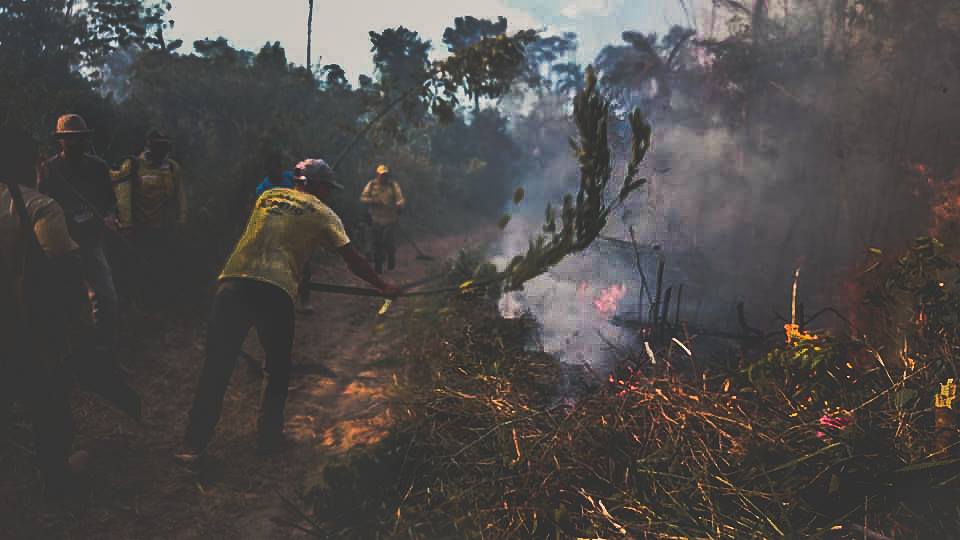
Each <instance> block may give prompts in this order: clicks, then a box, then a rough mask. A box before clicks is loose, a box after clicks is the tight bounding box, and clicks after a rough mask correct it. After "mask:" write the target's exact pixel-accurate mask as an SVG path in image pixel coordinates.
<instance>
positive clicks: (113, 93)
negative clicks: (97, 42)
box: [98, 47, 140, 103]
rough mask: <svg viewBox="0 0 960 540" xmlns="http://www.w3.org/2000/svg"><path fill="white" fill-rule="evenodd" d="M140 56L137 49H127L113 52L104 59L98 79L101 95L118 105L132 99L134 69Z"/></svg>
mask: <svg viewBox="0 0 960 540" xmlns="http://www.w3.org/2000/svg"><path fill="white" fill-rule="evenodd" d="M138 54H140V52H139V50H138V49H137V48H136V47H127V48H124V49H118V50H116V51H114V52H112V53H111V54H110V55H109V56H107V58H106V59H104V63H103V67H102V68H101V69H100V72H99V77H98V79H99V82H100V84H99V88H98V89H99V91H100V93H101V95H103V96H110V97H112V98H113V100H114V101H115V102H117V103H123V102H125V101H127V99H129V98H130V93H131V91H132V86H131V84H132V82H131V81H132V75H133V68H134V65H135V64H136V61H137V55H138Z"/></svg>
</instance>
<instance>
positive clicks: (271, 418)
mask: <svg viewBox="0 0 960 540" xmlns="http://www.w3.org/2000/svg"><path fill="white" fill-rule="evenodd" d="M296 171H297V174H296V176H295V187H294V188H293V189H290V188H274V189H269V190H266V191H264V192H263V195H261V196H260V198H258V199H257V202H256V204H255V206H254V209H253V212H252V213H251V215H250V219H249V221H248V222H247V227H246V230H245V231H244V234H243V236H242V237H241V238H240V241H239V242H238V244H237V246H236V248H235V249H234V251H233V254H232V255H231V256H230V258H229V259H228V260H227V263H226V265H225V266H224V268H223V272H222V273H221V274H220V278H219V286H218V289H217V292H216V295H215V297H214V300H213V307H212V309H211V316H210V323H209V325H208V327H207V345H206V359H205V360H204V364H203V369H202V372H201V375H200V381H199V383H198V385H197V389H196V394H195V397H194V401H193V406H192V407H191V409H190V414H189V419H188V424H187V428H186V432H185V434H184V439H183V444H182V446H181V447H180V448H179V449H178V450H177V451H176V452H175V454H174V457H175V458H176V459H177V460H178V461H180V462H181V463H183V464H186V465H195V464H197V463H198V462H199V461H200V460H201V458H202V456H203V454H204V452H205V451H206V448H207V445H208V444H209V443H210V441H211V439H212V438H213V434H214V429H215V427H216V425H217V423H218V422H219V420H220V413H221V409H222V407H223V398H224V394H225V392H226V389H227V384H228V383H229V381H230V374H231V373H232V371H233V368H234V366H235V365H236V363H237V356H238V354H239V353H240V348H241V346H242V345H243V341H244V339H245V338H246V335H247V333H248V332H249V330H250V328H251V327H255V328H256V329H257V336H258V338H259V340H260V344H261V345H262V346H263V348H264V352H265V353H266V362H265V366H264V367H265V369H264V371H265V378H266V381H265V385H264V389H263V394H262V397H261V400H260V411H259V415H258V417H257V448H258V451H259V452H260V453H272V452H276V451H279V450H282V449H283V448H284V447H285V446H286V442H287V439H286V437H285V435H284V433H283V410H284V406H285V403H286V400H287V389H288V385H289V382H290V368H291V352H292V348H293V335H294V302H295V301H296V298H297V288H298V286H299V284H300V282H301V279H302V277H301V276H300V275H299V274H300V272H301V271H302V268H303V265H304V263H305V262H306V260H307V259H308V258H309V257H310V255H311V254H312V253H313V252H314V250H316V248H318V247H321V246H322V247H324V248H325V249H328V250H330V251H334V252H336V253H337V254H339V255H340V257H342V258H343V260H344V262H346V264H347V267H348V268H349V269H350V270H351V271H352V272H353V273H354V274H355V275H356V276H358V277H360V278H361V279H363V280H365V281H367V282H368V283H370V284H371V285H373V286H374V287H377V288H378V289H380V290H381V291H382V293H383V295H384V296H385V297H394V296H396V295H397V294H398V292H399V289H398V288H397V287H396V286H395V285H394V284H392V283H390V282H388V281H385V280H383V279H381V278H380V276H379V275H377V273H376V272H374V270H373V268H371V267H370V263H369V262H367V260H366V259H364V258H363V256H362V255H360V254H359V253H358V252H357V251H356V250H355V249H354V247H353V245H352V244H351V243H350V239H349V238H348V237H347V235H346V233H345V232H344V229H343V223H342V222H341V221H340V218H339V217H338V216H337V214H335V213H334V212H333V210H331V209H330V208H329V207H328V206H327V205H326V204H324V202H323V201H324V200H326V199H327V197H328V196H329V195H330V193H331V191H332V190H334V189H342V186H341V185H340V184H338V183H336V182H335V181H334V179H333V170H331V169H330V167H329V166H328V165H327V164H326V162H324V161H323V160H322V159H307V160H304V161H302V162H300V163H299V164H298V165H297V167H296Z"/></svg>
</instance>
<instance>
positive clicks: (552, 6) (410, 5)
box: [169, 0, 690, 81]
mask: <svg viewBox="0 0 960 540" xmlns="http://www.w3.org/2000/svg"><path fill="white" fill-rule="evenodd" d="M687 1H688V2H689V1H690V0H687ZM172 2H173V10H172V11H171V12H170V17H171V18H172V19H173V20H174V21H175V22H176V24H175V27H174V29H173V30H172V31H171V32H169V37H171V38H181V39H183V40H184V47H183V48H182V49H181V52H184V53H186V52H190V51H192V44H193V41H194V40H197V39H203V38H207V37H209V38H217V37H220V36H223V37H226V38H227V39H229V40H230V41H231V43H233V44H234V46H237V47H240V48H243V49H249V50H253V51H256V50H259V49H260V47H261V46H263V44H264V43H266V42H274V41H279V42H281V44H283V46H284V48H286V50H287V57H288V58H289V59H290V61H291V62H294V63H297V64H303V63H304V61H305V59H306V26H307V0H270V1H268V2H250V1H245V2H239V1H237V0H172ZM314 9H315V12H314V28H313V51H314V52H313V61H314V63H315V64H316V63H323V64H331V63H333V64H340V65H341V66H342V67H343V68H344V69H345V70H346V72H347V76H348V77H349V79H350V80H352V81H356V79H357V76H358V75H360V74H361V73H366V74H370V73H371V71H372V69H373V64H372V61H371V53H370V38H369V36H368V32H369V31H370V30H374V31H378V32H379V31H381V30H383V29H384V28H393V27H397V26H401V25H402V26H405V27H407V28H410V29H411V30H415V31H417V32H419V33H420V35H421V36H424V38H426V39H430V40H431V41H432V42H433V49H434V52H435V53H436V52H442V51H446V47H445V46H444V44H443V42H442V41H441V38H442V36H443V30H444V29H445V28H446V27H447V26H453V19H454V18H455V17H459V16H464V15H473V16H474V17H485V18H496V17H497V16H499V15H502V16H504V17H506V18H507V21H508V23H509V28H508V31H510V32H514V31H517V30H521V29H525V28H535V29H543V28H546V29H548V30H549V32H548V33H559V32H563V31H574V32H577V33H578V34H579V35H580V38H581V51H580V54H579V57H580V58H579V59H580V60H581V61H589V60H590V59H592V58H593V57H594V56H595V55H596V53H597V52H598V51H599V50H600V47H602V46H603V45H605V44H608V43H619V42H620V33H621V32H623V31H624V30H641V31H644V32H650V31H657V32H664V31H665V30H666V29H667V28H668V27H669V25H670V24H686V21H687V19H686V16H685V15H684V12H683V10H682V9H681V7H680V0H339V1H334V0H315V8H314ZM318 57H322V58H320V59H319V60H318Z"/></svg>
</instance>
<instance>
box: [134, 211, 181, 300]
mask: <svg viewBox="0 0 960 540" xmlns="http://www.w3.org/2000/svg"><path fill="white" fill-rule="evenodd" d="M132 243H133V245H134V250H135V252H134V253H132V254H131V256H132V257H135V258H136V260H135V261H133V263H134V264H133V265H132V268H130V270H131V271H132V272H133V279H132V280H131V281H132V285H133V295H134V298H135V301H136V302H138V303H141V304H143V307H147V308H151V309H152V308H165V307H169V306H171V305H174V304H175V303H176V298H177V296H178V294H179V292H180V291H181V290H182V288H183V285H184V284H183V283H182V282H180V278H181V276H182V275H183V269H182V268H178V265H181V264H182V263H183V259H182V258H181V253H180V250H179V244H178V243H177V241H176V236H175V234H174V231H173V230H172V228H171V227H166V228H162V227H154V228H147V227H143V228H142V229H140V230H137V231H136V234H135V235H134V237H133V242H132Z"/></svg>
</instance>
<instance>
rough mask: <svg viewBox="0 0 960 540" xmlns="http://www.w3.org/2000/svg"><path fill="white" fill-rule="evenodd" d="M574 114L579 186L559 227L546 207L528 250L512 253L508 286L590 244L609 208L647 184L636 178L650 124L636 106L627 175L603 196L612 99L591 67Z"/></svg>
mask: <svg viewBox="0 0 960 540" xmlns="http://www.w3.org/2000/svg"><path fill="white" fill-rule="evenodd" d="M573 114H574V121H575V123H576V126H577V131H578V132H579V140H571V141H570V144H571V146H572V148H573V150H574V152H575V153H576V155H577V160H578V161H579V163H580V188H579V190H578V191H577V195H576V197H574V196H572V195H567V196H566V197H564V199H563V206H562V209H561V211H560V226H559V227H558V226H557V223H556V216H555V214H554V213H553V211H552V208H550V207H548V209H547V223H546V224H545V226H544V231H545V234H539V235H537V237H536V238H534V239H531V241H530V246H529V248H528V249H527V251H526V253H524V254H523V255H517V256H516V257H514V259H513V260H512V261H511V262H510V264H509V265H508V266H507V268H506V269H505V270H504V276H505V280H506V281H505V287H506V289H507V290H518V289H520V288H522V287H523V284H524V283H525V282H527V281H529V280H531V279H533V278H535V277H537V276H539V275H540V274H542V273H544V272H546V271H547V269H549V268H550V267H551V266H553V265H555V264H557V263H558V262H560V261H561V260H562V259H563V258H564V257H566V256H567V255H569V254H571V253H576V252H578V251H581V250H583V249H584V248H586V247H587V246H589V245H590V243H591V242H593V240H594V239H596V237H597V236H598V235H599V234H600V232H601V231H602V230H603V228H604V226H606V224H607V218H608V216H609V215H610V212H612V211H613V210H614V209H616V208H617V207H618V206H619V205H620V204H622V203H623V202H624V201H625V200H626V199H627V197H629V196H630V194H631V193H632V192H633V191H635V190H636V189H637V188H639V187H640V186H641V185H643V184H644V183H646V179H644V178H639V179H638V178H636V175H637V172H638V170H639V166H640V163H641V162H642V161H643V159H644V157H645V156H646V154H647V151H648V150H649V149H650V139H651V127H650V124H648V123H647V122H646V120H645V118H644V116H643V113H642V112H641V111H640V110H639V109H636V110H634V111H633V112H632V113H631V114H630V116H629V122H630V128H631V132H632V133H633V139H632V151H631V156H630V161H629V164H628V167H627V175H626V177H625V178H624V180H623V185H622V187H621V189H620V191H619V195H618V197H617V198H616V199H615V200H614V201H612V202H608V201H607V200H606V198H605V193H606V191H607V187H608V185H609V183H610V177H611V173H612V169H611V157H610V145H609V143H608V141H607V130H608V128H607V123H608V121H609V118H610V102H609V101H608V100H606V99H605V98H603V97H602V96H601V95H600V94H599V92H598V91H597V80H596V77H595V75H594V73H593V71H592V69H588V70H587V86H586V88H585V89H584V90H583V92H581V93H579V94H578V95H577V97H576V99H575V100H574V113H573Z"/></svg>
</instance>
